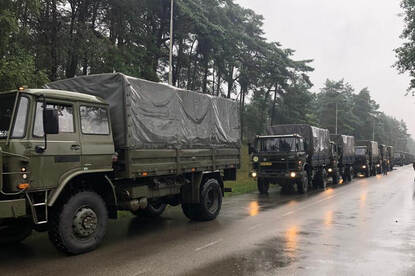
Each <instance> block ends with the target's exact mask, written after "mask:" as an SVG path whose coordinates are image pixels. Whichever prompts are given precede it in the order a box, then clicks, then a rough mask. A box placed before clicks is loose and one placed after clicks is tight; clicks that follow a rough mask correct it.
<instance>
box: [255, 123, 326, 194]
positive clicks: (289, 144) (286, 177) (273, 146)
mask: <svg viewBox="0 0 415 276" xmlns="http://www.w3.org/2000/svg"><path fill="white" fill-rule="evenodd" d="M249 153H250V154H251V158H252V159H251V160H252V171H251V176H252V177H254V178H255V179H256V180H257V184H258V190H259V192H260V193H267V192H268V189H269V186H270V184H278V185H280V186H281V187H282V191H283V192H290V191H293V190H294V189H296V190H297V192H298V193H306V192H307V191H308V189H309V188H310V187H321V188H325V187H326V185H327V179H328V176H327V170H326V166H327V164H329V162H330V142H329V132H328V130H326V129H321V128H317V127H313V126H310V125H275V126H271V127H269V128H268V130H267V135H265V136H257V137H256V138H255V142H254V144H253V146H251V147H250V151H249Z"/></svg>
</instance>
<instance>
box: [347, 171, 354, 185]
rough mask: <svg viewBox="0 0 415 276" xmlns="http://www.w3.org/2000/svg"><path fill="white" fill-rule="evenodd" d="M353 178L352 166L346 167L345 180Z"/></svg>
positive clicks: (350, 180)
mask: <svg viewBox="0 0 415 276" xmlns="http://www.w3.org/2000/svg"><path fill="white" fill-rule="evenodd" d="M353 178H354V172H353V168H352V167H349V168H348V169H347V180H348V181H349V182H352V181H353Z"/></svg>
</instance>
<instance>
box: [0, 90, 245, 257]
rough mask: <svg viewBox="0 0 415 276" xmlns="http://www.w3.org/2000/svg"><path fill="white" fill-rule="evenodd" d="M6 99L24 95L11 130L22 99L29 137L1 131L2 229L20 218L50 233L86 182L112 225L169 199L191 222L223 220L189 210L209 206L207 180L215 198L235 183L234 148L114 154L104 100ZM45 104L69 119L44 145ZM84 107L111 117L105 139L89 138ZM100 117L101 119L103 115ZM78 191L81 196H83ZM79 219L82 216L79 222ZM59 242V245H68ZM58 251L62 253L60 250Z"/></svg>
mask: <svg viewBox="0 0 415 276" xmlns="http://www.w3.org/2000/svg"><path fill="white" fill-rule="evenodd" d="M7 93H15V94H16V95H18V101H17V102H16V103H17V104H16V105H15V106H16V107H15V108H14V111H13V113H12V115H11V116H10V118H11V123H10V125H14V121H13V120H16V116H17V115H16V114H17V113H16V112H18V110H19V102H20V100H21V99H22V97H24V98H25V101H26V100H28V103H29V104H28V107H27V114H26V118H25V119H26V121H25V122H26V123H25V125H24V127H25V128H24V135H23V136H22V137H19V138H14V137H9V136H12V135H9V132H11V131H10V129H11V127H10V128H9V131H8V132H7V136H8V137H7V138H6V137H5V135H4V133H5V130H3V134H2V135H3V137H2V138H3V139H0V226H2V225H5V224H6V222H7V221H8V220H10V219H13V218H19V217H27V218H31V219H32V220H33V222H34V225H37V226H40V225H42V224H45V225H47V224H48V223H50V222H49V212H50V207H54V206H55V204H56V202H58V201H59V200H60V199H61V198H62V195H63V194H65V189H66V188H67V187H69V186H70V187H71V188H70V189H73V188H77V186H78V185H84V184H85V183H86V184H89V183H87V182H94V183H93V184H91V185H95V186H91V185H89V186H88V187H89V189H93V190H94V191H95V192H96V193H98V194H99V195H100V197H101V198H102V200H104V201H105V203H106V207H107V208H108V216H109V217H110V218H116V217H117V215H116V213H117V210H131V211H133V210H137V208H146V207H147V206H148V204H149V203H148V200H147V199H149V200H150V199H157V200H161V199H163V203H164V204H172V205H177V204H179V203H181V204H187V205H185V206H183V208H184V209H183V210H184V212H185V214H186V216H188V217H189V218H191V219H193V218H194V219H196V220H198V219H199V220H208V219H213V218H215V217H216V215H217V214H218V212H217V213H214V214H212V215H210V216H208V215H206V216H204V217H203V216H201V215H200V214H201V213H200V214H199V213H195V212H191V208H192V207H191V206H193V205H194V204H199V205H201V204H202V203H201V202H200V201H202V200H206V199H205V198H204V197H203V196H204V195H202V194H201V193H202V191H201V188H200V187H201V186H202V185H203V183H204V182H205V181H206V180H207V179H216V181H217V183H218V184H219V185H220V189H219V190H217V191H221V192H222V193H223V192H224V191H225V188H224V183H223V181H225V180H235V179H236V169H237V168H239V166H240V145H239V146H235V147H234V148H229V147H224V148H220V147H217V146H216V147H212V148H192V149H179V148H177V149H137V148H136V149H125V148H115V146H114V140H113V136H114V133H113V130H112V127H111V116H110V115H111V114H110V110H109V105H108V104H107V103H106V102H105V101H104V100H102V99H101V98H99V97H96V96H91V95H87V94H81V93H76V92H68V91H61V90H53V89H26V90H24V89H23V90H22V91H11V92H1V93H0V97H1V96H2V95H4V94H7ZM45 103H46V105H47V108H48V109H50V108H51V107H52V108H53V109H54V110H58V113H59V114H58V115H59V116H62V117H64V116H66V117H65V118H63V119H64V120H65V124H63V125H62V127H65V129H63V130H62V131H61V130H60V131H59V134H47V137H46V138H47V139H46V140H45V137H44V136H43V135H41V134H43V132H41V134H40V135H39V126H38V125H36V124H39V122H42V119H41V117H39V118H38V119H37V121H36V118H37V117H36V116H41V114H44V113H42V110H43V109H41V108H42V107H43V105H44V104H45ZM86 107H87V108H90V109H91V110H99V112H101V113H102V114H106V116H108V119H107V120H104V121H105V122H107V123H108V129H107V131H105V132H104V133H101V134H97V133H95V134H89V130H87V128H86V127H85V129H84V126H83V123H82V122H83V121H82V119H81V116H82V114H81V113H82V110H83V109H84V110H85V109H87V108H86ZM9 110H10V109H9ZM99 112H98V113H96V114H101V113H99ZM94 114H95V113H94ZM96 116H101V115H96ZM68 118H69V119H68ZM71 118H72V120H73V121H72V122H71ZM94 118H95V119H96V118H98V117H94ZM99 118H101V117H99ZM91 122H92V121H91ZM94 122H95V121H94ZM71 124H72V125H71ZM3 125H4V124H3ZM40 129H41V128H40ZM36 134H37V135H36ZM45 147H46V149H44V148H45ZM209 183H213V182H212V181H210V182H209ZM212 185H213V184H212ZM78 189H79V190H78V191H82V189H83V188H82V186H80V187H78ZM137 202H139V204H136V203H137ZM189 204H190V205H189ZM191 204H193V205H191ZM104 206H105V205H104ZM219 210H220V208H219ZM198 214H199V215H198ZM79 216H81V217H82V214H77V217H79ZM197 216H199V217H197ZM56 217H57V216H54V218H56ZM54 223H58V222H56V221H55V222H54ZM36 229H37V230H38V229H46V228H36ZM54 235H55V236H56V234H54ZM100 240H101V239H99V240H98V241H97V243H99V241H100ZM53 242H54V243H55V245H56V244H58V243H60V242H62V240H60V241H59V240H56V241H53ZM95 246H96V245H94V246H92V247H88V248H82V243H80V246H79V247H78V248H70V247H67V248H65V250H63V251H64V252H68V253H82V252H86V251H88V250H91V249H93V248H95ZM57 248H58V249H61V248H62V247H61V246H60V245H58V246H57Z"/></svg>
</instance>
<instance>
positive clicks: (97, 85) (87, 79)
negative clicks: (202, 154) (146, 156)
mask: <svg viewBox="0 0 415 276" xmlns="http://www.w3.org/2000/svg"><path fill="white" fill-rule="evenodd" d="M46 88H51V89H60V90H67V91H75V92H80V93H85V94H90V95H94V96H98V97H101V98H103V99H104V100H105V101H106V102H107V103H109V105H110V113H111V120H112V129H113V132H114V141H115V146H116V147H118V148H144V149H146V148H148V149H151V148H159V149H160V148H197V147H204V148H206V147H209V148H210V147H240V137H241V134H240V131H241V126H240V116H239V109H238V104H237V103H236V102H235V101H232V100H229V99H225V98H218V97H213V96H210V95H207V94H201V93H196V92H191V91H186V90H182V89H178V88H175V87H171V86H168V85H164V84H159V83H154V82H150V81H146V80H142V79H138V78H133V77H129V76H126V75H123V74H120V73H114V74H99V75H90V76H82V77H76V78H72V79H66V80H61V81H56V82H52V83H49V84H48V85H46Z"/></svg>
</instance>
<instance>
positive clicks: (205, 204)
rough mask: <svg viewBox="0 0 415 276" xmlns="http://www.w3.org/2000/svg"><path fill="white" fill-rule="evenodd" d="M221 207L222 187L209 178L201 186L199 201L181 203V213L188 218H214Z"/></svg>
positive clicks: (206, 219) (200, 219) (201, 219)
mask: <svg viewBox="0 0 415 276" xmlns="http://www.w3.org/2000/svg"><path fill="white" fill-rule="evenodd" d="M221 208H222V189H221V187H220V185H219V182H218V181H217V180H216V179H214V178H210V179H208V180H206V182H205V183H204V184H203V186H202V187H201V191H200V203H197V204H182V209H183V213H184V214H185V215H186V217H187V218H189V219H190V220H195V221H209V220H214V219H215V218H216V217H217V216H218V215H219V213H220V210H221Z"/></svg>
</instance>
